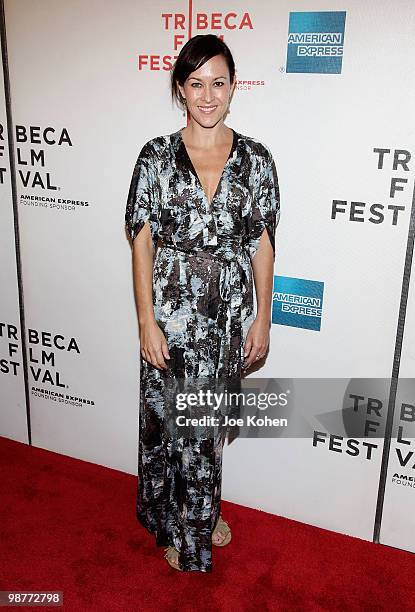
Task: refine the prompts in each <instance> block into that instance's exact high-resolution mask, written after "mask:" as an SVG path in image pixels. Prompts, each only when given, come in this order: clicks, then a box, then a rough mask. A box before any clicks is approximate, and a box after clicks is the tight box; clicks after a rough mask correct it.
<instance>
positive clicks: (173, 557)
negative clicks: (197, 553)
mask: <svg viewBox="0 0 415 612" xmlns="http://www.w3.org/2000/svg"><path fill="white" fill-rule="evenodd" d="M164 550H165V551H166V554H165V555H164V558H165V559H167V563H168V564H169V565H170V566H171V567H173V568H174V569H176V570H179V572H182V571H183V570H182V569H181V568H180V567H179V565H178V564H179V551H178V550H176V549H175V548H174V546H167V548H165V549H164Z"/></svg>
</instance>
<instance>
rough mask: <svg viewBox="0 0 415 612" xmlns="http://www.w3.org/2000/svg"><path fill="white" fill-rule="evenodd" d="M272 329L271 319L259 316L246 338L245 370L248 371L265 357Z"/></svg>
mask: <svg viewBox="0 0 415 612" xmlns="http://www.w3.org/2000/svg"><path fill="white" fill-rule="evenodd" d="M270 327H271V321H270V319H269V317H259V316H258V315H257V317H256V318H255V320H254V322H253V323H252V325H251V327H250V328H249V331H248V334H247V336H246V342H245V347H244V349H245V350H244V355H245V360H244V363H243V369H244V370H247V369H248V368H250V367H251V365H252V364H253V363H255V361H258V360H259V359H261V357H264V355H265V353H266V352H267V350H268V346H269V330H270Z"/></svg>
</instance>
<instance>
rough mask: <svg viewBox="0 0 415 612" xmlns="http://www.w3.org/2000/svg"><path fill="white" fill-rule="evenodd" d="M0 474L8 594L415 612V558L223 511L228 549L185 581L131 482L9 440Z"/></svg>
mask: <svg viewBox="0 0 415 612" xmlns="http://www.w3.org/2000/svg"><path fill="white" fill-rule="evenodd" d="M0 465H1V484H2V500H1V517H0V519H1V524H0V538H1V569H0V590H23V591H24V590H42V589H44V590H49V591H51V590H61V591H63V593H64V606H63V609H64V610H68V611H72V610H79V611H81V610H82V611H83V612H89V611H94V610H97V611H100V612H106V611H111V612H112V611H118V610H120V611H121V610H122V611H123V612H130V611H136V610H137V611H144V612H147V611H162V610H163V611H164V610H165V611H166V612H167V611H168V612H172V611H181V612H183V611H184V612H185V611H193V610H195V611H196V610H213V611H214V610H225V611H228V610H229V611H231V610H232V612H233V611H239V610H242V611H249V612H251V611H252V612H254V611H255V612H256V611H257V610H258V609H260V610H261V611H262V610H284V611H288V610H298V611H301V612H304V611H308V610H310V611H315V610H330V612H334V611H337V610H339V611H340V610H342V611H347V612H349V611H356V612H357V611H359V612H361V611H362V610H364V611H369V610H373V611H374V610H376V611H378V610H388V611H389V610H391V609H395V610H405V611H408V610H415V585H414V580H413V577H414V572H415V556H414V555H413V554H412V553H408V552H405V551H400V550H397V549H394V548H390V547H387V546H382V545H376V544H372V543H370V542H366V541H363V540H359V539H357V538H351V537H349V536H344V535H340V534H336V533H333V532H331V531H327V530H325V529H319V528H316V527H311V526H308V525H303V524H302V523H298V522H296V521H292V520H288V519H285V518H282V517H278V516H273V515H271V514H266V513H264V512H258V511H255V510H250V509H247V508H244V507H242V506H238V505H236V504H231V503H227V502H225V503H224V504H223V516H224V518H225V520H229V522H230V525H231V527H232V532H233V540H232V542H231V544H230V545H229V546H228V547H225V548H214V559H213V562H214V570H213V572H212V573H211V574H200V573H198V572H197V573H183V574H182V573H180V572H177V571H175V570H173V569H171V568H170V567H169V566H168V565H167V563H166V561H165V560H164V559H163V558H162V555H163V549H162V548H159V549H157V548H156V547H155V544H154V541H153V538H152V536H150V535H149V534H147V533H146V532H145V531H144V529H143V528H142V527H140V525H139V524H138V522H137V520H136V517H135V487H136V479H135V477H134V476H131V475H128V474H124V473H122V472H118V471H115V470H109V469H107V468H103V467H99V466H96V465H94V464H91V463H87V462H83V461H78V460H76V459H71V458H69V457H65V456H62V455H59V454H56V453H52V452H49V451H45V450H42V449H38V448H34V447H29V446H27V445H25V444H20V443H18V442H13V441H11V440H7V439H5V438H0ZM8 609H10V608H8ZM25 609H29V608H25ZM30 609H40V608H39V607H35V608H30ZM42 609H44V610H45V609H48V608H42ZM55 609H56V608H55ZM58 609H59V608H58ZM61 609H62V608H61Z"/></svg>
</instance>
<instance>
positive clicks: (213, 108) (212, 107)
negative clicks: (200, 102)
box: [198, 106, 217, 115]
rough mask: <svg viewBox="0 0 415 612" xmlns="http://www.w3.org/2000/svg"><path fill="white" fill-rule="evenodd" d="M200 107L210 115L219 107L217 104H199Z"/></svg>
mask: <svg viewBox="0 0 415 612" xmlns="http://www.w3.org/2000/svg"><path fill="white" fill-rule="evenodd" d="M198 109H199V110H200V111H202V113H205V115H209V114H210V113H213V112H214V111H215V110H216V109H217V106H198Z"/></svg>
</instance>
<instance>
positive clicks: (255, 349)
mask: <svg viewBox="0 0 415 612" xmlns="http://www.w3.org/2000/svg"><path fill="white" fill-rule="evenodd" d="M274 259H275V255H274V251H273V248H272V246H271V243H270V240H269V236H268V233H267V231H266V229H264V231H263V233H262V236H261V239H260V241H259V248H258V250H257V252H256V254H255V255H254V257H253V258H252V260H251V262H252V271H253V275H254V281H255V292H256V299H257V315H256V317H255V320H254V322H253V323H252V325H251V327H250V329H249V332H248V334H247V338H246V342H245V352H244V355H245V361H244V369H248V368H249V367H250V366H251V365H252V364H253V363H254V362H255V361H257V358H256V357H257V355H261V356H262V357H263V356H264V355H265V353H266V352H267V350H268V346H269V330H270V328H271V305H272V290H273V279H274Z"/></svg>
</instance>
